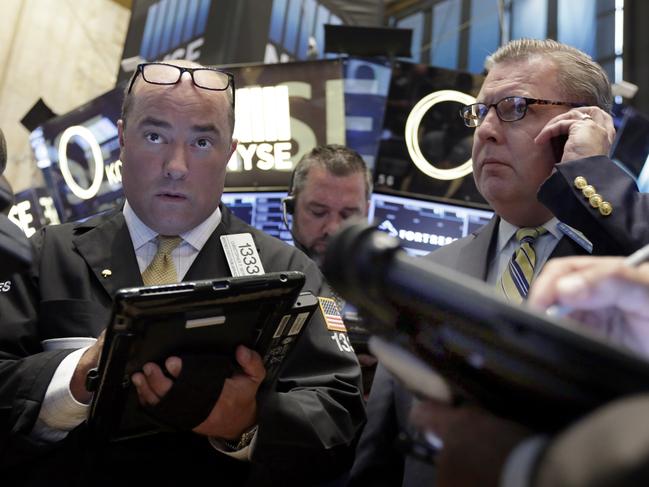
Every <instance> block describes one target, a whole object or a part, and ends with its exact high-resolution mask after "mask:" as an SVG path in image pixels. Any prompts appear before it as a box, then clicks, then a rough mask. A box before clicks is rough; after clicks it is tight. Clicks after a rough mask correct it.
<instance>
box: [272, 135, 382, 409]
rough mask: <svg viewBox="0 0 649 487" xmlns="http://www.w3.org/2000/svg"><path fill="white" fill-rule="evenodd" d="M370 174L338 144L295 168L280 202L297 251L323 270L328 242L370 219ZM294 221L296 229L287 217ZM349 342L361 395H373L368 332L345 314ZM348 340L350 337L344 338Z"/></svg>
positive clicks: (309, 155) (311, 155)
mask: <svg viewBox="0 0 649 487" xmlns="http://www.w3.org/2000/svg"><path fill="white" fill-rule="evenodd" d="M371 194H372V173H371V172H370V170H369V169H368V168H367V165H366V164H365V161H363V159H362V158H361V156H360V155H359V154H358V152H356V151H355V150H352V149H349V148H348V147H345V146H342V145H336V144H330V145H322V146H317V147H314V148H313V149H312V150H311V151H310V152H308V153H307V154H305V155H304V156H303V157H302V159H300V161H299V162H298V163H297V165H296V166H295V170H294V172H293V176H292V177H291V182H290V186H289V193H288V196H287V197H286V198H285V199H284V200H283V201H282V204H283V211H284V223H285V224H286V227H287V228H288V229H289V230H290V231H291V234H292V235H293V240H294V241H295V245H296V247H298V248H299V249H300V250H302V251H303V252H305V253H306V254H307V255H308V256H309V257H311V258H312V259H313V260H314V261H315V262H317V263H318V265H320V264H321V263H322V259H323V258H324V254H325V251H326V250H327V242H328V240H329V237H330V236H331V235H333V234H334V233H336V231H337V230H338V229H339V228H340V226H341V225H342V223H343V222H344V221H345V220H347V219H348V218H354V217H356V218H359V217H360V218H367V211H368V208H369V203H370V201H369V200H370V195H371ZM289 214H290V215H292V217H293V218H292V220H293V221H292V227H291V225H289V221H288V215H289ZM342 311H343V316H344V318H345V325H346V326H347V332H348V334H347V336H348V337H349V340H350V341H351V343H346V342H345V343H340V344H339V345H340V346H342V347H349V346H351V347H353V348H354V350H355V352H356V354H357V356H358V361H359V362H360V365H361V371H362V374H363V393H364V395H365V397H366V398H367V395H368V394H369V391H370V387H371V384H372V380H373V378H374V371H375V369H376V359H375V358H374V357H373V356H371V355H369V352H367V336H368V335H367V331H366V329H365V327H364V326H363V325H362V324H361V323H360V322H359V321H358V320H357V319H354V318H355V316H352V315H350V313H349V312H348V311H346V310H345V309H343V310H342ZM340 338H341V339H345V340H346V339H347V338H346V337H340Z"/></svg>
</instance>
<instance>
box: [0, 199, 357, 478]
mask: <svg viewBox="0 0 649 487" xmlns="http://www.w3.org/2000/svg"><path fill="white" fill-rule="evenodd" d="M222 213H223V219H222V222H221V224H220V225H219V226H218V227H217V229H216V231H215V232H214V233H213V234H212V235H211V237H210V238H209V240H208V241H207V242H206V244H205V246H204V247H203V249H202V251H201V252H200V253H199V255H198V256H197V258H196V260H195V261H194V263H193V264H192V266H191V268H190V269H189V271H188V273H187V275H186V276H185V280H197V279H206V278H212V277H219V276H228V275H230V272H229V270H228V266H227V261H226V259H225V255H224V252H223V249H222V247H221V244H220V240H219V237H220V236H221V235H224V234H232V233H245V232H249V233H251V234H252V235H253V238H254V240H255V242H256V245H257V248H258V252H259V255H260V258H261V261H262V263H263V266H264V268H265V270H266V271H267V272H273V271H280V270H299V271H302V272H304V273H305V274H306V276H307V281H306V284H305V286H304V289H305V290H309V291H311V292H313V293H314V294H316V295H318V294H321V292H325V293H327V292H328V291H327V290H326V289H323V280H322V277H321V274H320V272H319V270H318V268H317V267H316V265H315V264H314V263H313V262H312V261H310V260H309V259H308V258H307V257H306V256H305V255H304V254H303V253H301V252H300V251H298V250H296V249H294V248H292V247H290V246H288V245H286V244H284V243H283V242H281V241H280V240H278V239H275V238H273V237H270V236H268V235H267V234H265V233H263V232H260V231H258V230H256V229H254V228H252V227H250V226H248V225H246V224H245V223H243V222H242V221H241V220H239V219H237V218H236V217H234V216H233V215H232V214H231V213H230V212H229V210H227V208H225V207H222ZM32 241H33V243H34V247H35V249H36V251H35V255H36V258H37V261H36V263H35V265H34V269H33V273H32V275H31V276H30V278H19V277H15V278H14V279H13V280H12V287H11V290H10V292H7V293H4V294H2V295H0V310H1V311H0V313H1V316H2V326H0V427H1V432H2V444H1V447H2V448H1V450H0V452H1V454H2V457H0V458H1V459H2V461H1V464H2V465H4V466H5V467H6V468H8V470H6V472H8V473H5V474H4V475H3V474H2V472H0V475H3V478H7V475H9V476H10V475H16V473H19V475H20V476H21V477H22V480H23V481H24V483H25V484H30V483H32V484H34V485H41V483H42V482H45V480H44V479H47V481H48V482H49V484H50V485H58V484H57V483H56V481H57V475H60V476H61V481H62V483H65V484H66V485H73V484H74V479H75V478H76V476H75V474H76V473H77V472H80V471H81V470H82V469H81V466H82V465H83V458H84V454H85V453H88V452H89V451H91V450H92V448H91V447H95V446H96V445H93V444H92V443H91V442H89V440H88V437H87V431H86V428H85V427H84V426H83V425H81V426H80V427H78V428H76V429H75V430H74V431H73V432H71V433H70V434H69V435H68V437H67V438H66V439H65V440H64V441H61V442H58V443H56V444H54V445H39V444H38V443H37V442H35V441H34V440H33V439H31V438H30V437H29V433H30V431H31V429H32V427H33V424H34V422H35V420H36V418H37V416H38V413H39V409H40V405H41V401H42V398H43V396H44V394H45V390H46V388H47V386H48V384H49V382H50V379H51V377H52V374H53V373H54V371H55V370H56V368H57V366H58V365H59V363H60V362H61V360H62V359H63V358H64V357H65V356H66V355H67V354H68V353H69V351H53V352H44V351H43V350H42V347H41V344H40V342H41V340H44V339H47V338H56V337H65V336H95V337H96V336H98V335H99V333H100V332H101V331H102V330H103V329H104V327H105V326H106V324H107V322H108V320H109V317H110V309H111V301H112V296H113V295H114V294H115V292H116V291H117V290H118V289H120V288H122V287H131V286H140V285H142V280H141V276H140V273H139V270H138V266H137V261H136V258H135V253H134V250H133V244H132V242H131V239H130V236H129V233H128V229H127V227H126V224H125V221H124V218H123V215H122V214H121V212H119V213H115V214H112V215H109V216H100V217H97V218H94V219H92V220H89V221H88V222H85V223H81V224H64V225H59V226H54V227H47V228H45V229H43V231H41V232H40V233H39V234H37V235H35V237H34V238H33V239H32ZM104 269H110V270H111V271H112V274H111V276H110V277H108V278H104V277H103V276H102V271H103V270H104ZM260 394H264V402H263V407H262V408H261V409H260V411H259V418H258V424H259V430H258V436H257V444H256V447H255V449H254V453H253V457H252V463H248V462H240V461H235V460H232V459H231V458H229V457H227V456H225V455H223V454H221V453H219V452H217V451H216V450H214V449H213V448H212V447H211V446H210V445H209V444H208V441H207V439H206V438H203V437H199V436H197V435H194V434H192V433H178V434H171V433H169V434H159V435H154V436H152V437H148V438H143V439H140V440H129V441H127V442H123V443H120V444H117V445H111V446H109V447H107V448H104V449H103V450H102V452H101V454H100V455H99V456H97V455H95V457H98V458H95V465H94V466H93V472H92V479H93V482H95V483H97V484H99V485H103V484H106V485H108V484H114V485H119V484H121V483H123V482H128V481H132V482H133V483H135V482H136V480H135V477H133V476H131V475H126V474H125V471H126V469H132V468H136V469H137V471H138V472H140V474H141V477H142V479H146V482H147V485H167V484H171V483H173V482H175V481H178V482H182V483H191V482H188V481H192V479H195V480H198V479H201V480H202V479H203V478H205V476H207V479H208V482H209V483H213V482H214V479H217V478H218V479H219V480H223V481H224V485H243V484H245V483H246V479H247V478H248V477H250V479H251V480H250V484H249V485H270V484H273V485H274V484H279V483H281V484H284V483H289V484H290V483H295V484H299V485H308V484H309V483H311V482H315V481H316V480H317V479H328V478H332V477H334V476H336V475H337V474H339V473H341V472H343V471H345V469H346V468H348V467H349V464H350V463H351V459H352V455H353V446H352V445H353V442H354V438H355V436H356V433H357V431H358V430H359V429H360V427H361V426H362V424H363V422H364V418H365V416H364V410H363V405H362V398H361V393H360V369H359V367H358V363H357V361H356V358H355V356H354V354H353V353H350V352H344V351H341V350H340V349H339V348H338V347H337V346H336V343H335V341H334V340H332V339H331V332H329V331H328V330H327V328H326V326H325V323H324V321H323V319H322V315H321V313H319V312H317V313H315V314H314V317H313V318H312V319H311V321H310V323H309V325H308V327H307V329H306V331H305V334H304V335H303V336H302V337H301V339H300V341H299V342H298V344H297V347H296V349H295V350H294V353H293V354H292V355H291V357H290V358H289V360H288V362H287V363H286V364H285V367H284V368H283V370H282V371H281V372H280V378H279V379H278V380H277V382H276V383H275V384H273V385H272V386H266V388H264V386H262V389H260ZM27 466H28V467H27ZM62 479H65V481H63V480H62ZM210 480H211V481H210ZM84 482H88V479H85V481H84ZM93 482H91V483H92V484H93V485H94V483H93ZM156 482H158V483H157V484H156Z"/></svg>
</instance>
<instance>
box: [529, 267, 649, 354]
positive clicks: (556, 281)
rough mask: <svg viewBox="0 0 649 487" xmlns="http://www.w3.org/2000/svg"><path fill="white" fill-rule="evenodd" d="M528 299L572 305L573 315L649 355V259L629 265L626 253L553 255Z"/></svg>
mask: <svg viewBox="0 0 649 487" xmlns="http://www.w3.org/2000/svg"><path fill="white" fill-rule="evenodd" d="M528 302H529V304H530V305H532V306H534V307H536V308H539V309H542V310H545V309H547V308H548V307H549V306H551V305H554V304H559V305H563V306H569V307H570V308H572V309H574V311H573V312H572V313H570V317H571V318H573V319H575V320H577V321H580V322H582V323H584V324H586V325H588V327H589V328H591V329H595V330H599V331H600V332H601V333H603V334H604V335H605V336H606V337H607V338H609V339H610V340H611V341H613V342H616V343H620V344H624V345H626V346H628V347H630V348H631V349H633V350H635V351H637V352H639V353H642V354H645V355H649V306H647V302H649V263H647V264H642V265H641V266H639V267H629V266H627V265H625V264H624V259H623V258H622V257H589V256H581V257H565V258H560V259H552V260H550V261H549V262H548V263H547V264H546V265H545V266H544V268H543V271H542V272H541V274H540V275H539V277H538V278H537V279H536V280H535V281H534V283H533V285H532V288H531V290H530V295H529V299H528Z"/></svg>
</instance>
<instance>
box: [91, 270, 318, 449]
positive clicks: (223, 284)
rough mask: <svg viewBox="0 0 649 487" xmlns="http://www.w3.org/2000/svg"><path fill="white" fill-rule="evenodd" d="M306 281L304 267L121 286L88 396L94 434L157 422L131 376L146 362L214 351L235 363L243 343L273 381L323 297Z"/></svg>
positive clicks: (117, 435) (116, 435) (112, 434)
mask: <svg viewBox="0 0 649 487" xmlns="http://www.w3.org/2000/svg"><path fill="white" fill-rule="evenodd" d="M303 284H304V275H303V274H302V273H300V272H295V271H291V272H281V273H269V274H264V275H260V276H246V277H230V278H222V279H214V280H205V281H195V282H182V283H178V284H170V285H163V286H149V287H140V288H127V289H122V290H120V291H118V293H117V294H116V296H115V300H114V305H113V314H112V319H111V323H110V325H109V326H108V328H107V330H106V339H105V343H104V347H103V350H102V355H101V359H100V362H99V367H98V370H97V380H96V392H95V394H94V397H93V401H92V404H91V412H90V418H89V422H90V426H91V428H92V430H93V431H94V434H96V435H98V437H103V438H106V439H110V440H120V439H126V438H131V437H135V436H141V435H145V434H151V433H154V432H156V431H158V430H159V427H158V426H157V425H156V424H155V423H154V422H152V421H151V419H150V418H149V417H148V416H146V415H145V414H144V412H143V411H142V409H141V408H140V407H139V404H138V400H137V394H136V393H135V388H134V387H132V386H131V382H130V377H131V375H132V374H133V373H134V372H136V371H139V370H141V368H142V365H144V364H145V363H146V362H150V361H153V362H157V363H159V364H162V363H163V361H164V360H165V359H166V358H167V357H169V356H171V355H179V354H183V353H215V354H219V355H226V356H231V357H232V363H233V364H236V360H235V359H234V351H235V349H236V347H237V345H239V344H243V345H246V346H248V347H250V348H253V349H255V350H257V351H258V352H259V353H260V355H261V356H262V358H263V359H264V365H265V367H266V379H265V380H266V381H274V380H275V379H276V377H277V373H278V371H279V369H280V368H281V365H282V363H283V362H284V360H285V359H286V357H287V356H288V355H289V353H290V351H291V349H292V347H293V345H294V344H295V342H296V341H297V339H298V338H299V336H300V334H301V332H302V331H303V330H304V328H305V326H306V324H307V323H308V320H309V318H310V316H311V314H312V313H313V311H314V310H315V309H316V306H317V303H318V300H317V298H316V297H314V296H313V295H312V294H311V293H302V294H300V290H301V288H302V286H303Z"/></svg>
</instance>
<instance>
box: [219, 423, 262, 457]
mask: <svg viewBox="0 0 649 487" xmlns="http://www.w3.org/2000/svg"><path fill="white" fill-rule="evenodd" d="M255 433H257V425H254V426H253V427H252V428H250V429H248V430H246V431H244V432H243V433H242V434H241V436H240V437H239V438H235V439H233V440H225V441H224V442H223V443H225V446H227V447H228V448H229V449H230V450H232V451H239V450H243V449H244V448H245V447H247V446H248V445H250V442H251V441H252V439H253V438H254V437H255Z"/></svg>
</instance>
